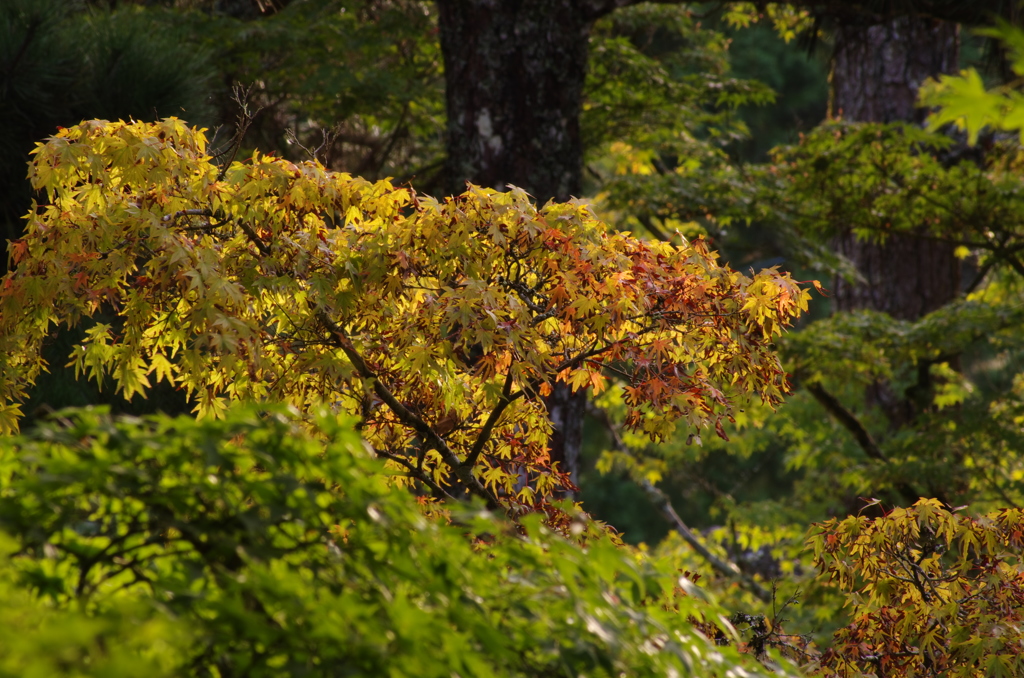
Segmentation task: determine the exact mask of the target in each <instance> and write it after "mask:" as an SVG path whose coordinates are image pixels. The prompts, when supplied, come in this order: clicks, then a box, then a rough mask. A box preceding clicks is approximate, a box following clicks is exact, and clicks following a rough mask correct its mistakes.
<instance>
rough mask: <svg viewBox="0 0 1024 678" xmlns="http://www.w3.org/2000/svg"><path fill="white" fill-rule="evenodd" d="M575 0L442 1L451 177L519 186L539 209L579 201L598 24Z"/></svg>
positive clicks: (453, 181) (458, 181) (457, 181)
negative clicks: (590, 48)
mask: <svg viewBox="0 0 1024 678" xmlns="http://www.w3.org/2000/svg"><path fill="white" fill-rule="evenodd" d="M580 4H581V3H579V2H576V1H574V0H438V7H439V9H440V32H441V50H442V52H443V54H444V65H445V97H446V99H447V109H448V148H447V150H448V159H447V166H446V175H447V178H448V186H449V189H450V190H451V192H453V193H454V192H461V191H462V190H463V189H464V188H465V182H466V181H471V182H473V183H476V184H480V185H484V186H490V187H493V188H498V189H503V188H504V187H505V186H507V185H509V184H514V185H516V186H519V187H520V188H523V189H525V190H526V191H527V192H528V193H530V194H531V195H532V196H533V197H534V198H535V199H536V200H537V202H538V203H539V204H543V203H545V202H547V200H549V199H551V198H554V199H556V200H566V199H568V198H569V197H571V196H573V195H579V194H580V190H581V186H582V181H581V177H582V162H583V147H582V145H581V142H580V126H579V116H580V110H581V108H582V103H583V82H584V78H585V76H586V64H587V44H588V37H589V32H590V26H591V24H592V19H591V18H589V16H588V12H585V11H581V8H580V7H579V5H580Z"/></svg>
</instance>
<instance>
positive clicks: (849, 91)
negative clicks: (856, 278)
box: [829, 17, 960, 501]
mask: <svg viewBox="0 0 1024 678" xmlns="http://www.w3.org/2000/svg"><path fill="white" fill-rule="evenodd" d="M958 57H959V32H958V27H957V26H956V25H955V24H951V23H944V22H940V21H935V20H932V19H922V18H914V17H901V18H898V19H892V20H889V21H887V22H885V23H876V24H872V25H859V26H857V25H848V26H844V27H843V28H841V29H840V30H839V31H838V33H837V35H836V44H835V53H834V57H833V70H832V99H831V101H830V105H829V108H830V114H831V115H834V116H841V117H842V118H844V119H846V120H851V121H856V122H898V121H907V122H914V123H920V122H922V121H923V119H924V117H925V115H926V113H927V112H926V111H923V110H921V109H919V108H917V107H916V106H915V103H916V101H917V92H918V89H919V87H920V86H921V84H922V83H924V81H925V80H926V79H927V78H929V77H935V76H938V75H940V74H943V73H952V72H955V71H956V70H957V68H958V63H957V62H958ZM835 244H836V248H837V250H838V251H839V253H841V254H843V255H844V256H846V257H847V258H849V259H850V260H851V261H852V262H853V263H854V265H855V266H856V267H857V270H858V272H859V273H860V275H861V276H862V277H863V281H861V282H858V283H855V284H854V283H848V282H847V281H845V280H841V279H839V280H836V282H835V286H834V302H835V308H836V310H837V311H848V310H854V309H873V310H876V311H883V312H885V313H888V314H889V315H891V316H892V317H894V318H898V319H901V320H916V319H918V318H921V317H922V316H924V315H925V314H927V313H930V312H932V311H934V310H936V309H938V308H940V307H942V306H944V305H945V304H948V303H949V302H951V301H953V300H954V299H955V298H956V296H957V295H958V293H959V290H960V263H959V261H958V260H957V259H956V257H955V256H954V254H953V249H954V248H953V247H952V246H951V245H947V244H944V243H939V242H935V241H933V240H927V239H925V238H923V237H920V236H918V235H915V234H913V233H906V234H897V235H894V236H891V237H890V238H888V240H887V241H886V242H885V243H884V244H881V245H879V244H872V243H868V242H864V241H861V240H858V239H857V238H856V237H854V235H853V234H852V233H849V232H847V233H844V234H841V235H840V236H839V237H837V238H836V241H835ZM931 390H932V387H931V381H930V373H929V369H928V365H927V364H923V363H922V364H921V365H919V366H918V383H917V384H916V385H915V386H914V387H912V388H910V389H908V390H907V391H906V392H903V393H896V392H894V391H893V389H892V388H891V387H890V386H889V385H888V384H885V383H879V384H876V385H875V386H873V387H872V388H870V389H869V390H868V393H867V399H868V402H869V403H871V404H873V405H876V406H877V407H879V408H880V409H881V410H882V412H883V413H884V414H885V415H886V417H887V419H888V421H889V425H890V426H891V427H892V428H893V429H894V430H895V429H898V428H900V427H902V426H905V425H907V424H910V423H911V422H912V421H913V420H914V418H915V417H916V416H917V414H918V413H919V412H920V411H921V409H922V407H926V406H927V404H928V401H929V400H930V393H931ZM919 489H923V490H924V491H926V492H928V493H930V494H932V495H940V494H941V488H919ZM900 492H901V494H902V495H903V497H904V499H905V500H907V501H913V500H915V499H916V494H917V492H916V491H915V490H913V489H911V488H909V486H907V487H904V488H902V489H901V490H900Z"/></svg>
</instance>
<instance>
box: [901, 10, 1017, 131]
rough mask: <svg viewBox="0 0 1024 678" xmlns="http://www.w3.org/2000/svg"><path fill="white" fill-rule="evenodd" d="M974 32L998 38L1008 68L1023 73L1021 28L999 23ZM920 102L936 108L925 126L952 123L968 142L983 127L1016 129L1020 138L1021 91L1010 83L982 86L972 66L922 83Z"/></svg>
mask: <svg viewBox="0 0 1024 678" xmlns="http://www.w3.org/2000/svg"><path fill="white" fill-rule="evenodd" d="M977 33H978V34H979V35H984V36H988V37H991V38H996V39H998V40H999V41H1000V42H1001V43H1002V44H1003V45H1004V47H1005V49H1006V51H1007V53H1008V54H1007V55H1008V57H1009V61H1010V68H1011V69H1012V70H1013V72H1014V73H1016V74H1017V75H1018V76H1022V75H1024V31H1021V30H1020V29H1019V28H1016V27H1014V26H1013V25H1011V24H1008V23H1002V24H1000V25H999V26H997V27H995V28H988V29H983V30H979V31H977ZM921 105H922V106H934V107H936V110H934V111H933V112H932V114H931V115H930V116H929V118H928V125H929V129H932V130H936V129H939V128H941V127H942V126H944V125H948V124H950V123H952V124H955V125H956V126H957V127H959V128H960V129H963V130H965V131H966V132H967V141H968V143H970V144H971V145H974V144H975V143H977V140H978V135H979V134H980V133H981V131H982V130H983V129H985V128H991V129H992V130H1008V131H1014V132H1020V133H1021V135H1022V136H1021V139H1022V140H1024V94H1021V92H1020V91H1019V90H1018V89H1017V88H1016V87H1015V86H1014V83H1011V84H1007V85H1001V86H998V87H995V88H993V89H986V87H985V83H984V82H983V81H982V78H981V75H980V74H979V73H978V71H977V69H975V68H968V69H966V70H964V71H963V72H962V73H960V74H959V75H944V76H941V77H940V78H939V79H938V80H932V81H929V82H928V83H925V85H924V86H923V87H922V88H921Z"/></svg>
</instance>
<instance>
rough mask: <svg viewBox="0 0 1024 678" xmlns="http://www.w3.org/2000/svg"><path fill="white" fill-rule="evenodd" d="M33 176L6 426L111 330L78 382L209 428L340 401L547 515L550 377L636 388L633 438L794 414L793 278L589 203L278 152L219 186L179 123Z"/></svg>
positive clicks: (369, 431)
mask: <svg viewBox="0 0 1024 678" xmlns="http://www.w3.org/2000/svg"><path fill="white" fill-rule="evenodd" d="M31 176H32V180H33V183H34V185H35V186H36V187H37V188H38V189H40V190H43V191H45V195H46V197H47V198H48V199H49V202H48V203H46V204H42V205H39V206H38V207H37V208H35V209H34V211H33V214H32V215H30V218H29V226H28V233H27V234H26V236H25V237H24V238H23V239H21V240H19V241H16V242H14V243H13V244H12V245H11V256H12V260H13V262H14V263H15V264H16V265H17V270H16V271H15V272H14V273H12V274H10V275H9V276H8V277H7V278H6V279H5V280H4V282H3V288H2V291H0V322H2V327H3V334H2V337H3V351H2V353H3V355H4V357H3V358H2V361H3V363H2V364H3V366H4V368H3V372H2V374H3V376H4V381H3V384H2V389H3V390H2V393H3V397H4V404H3V413H4V418H3V426H4V428H5V429H6V430H11V429H12V428H13V427H14V426H15V425H16V417H17V416H18V405H17V403H16V400H17V399H18V398H21V397H23V396H24V393H25V391H24V388H25V385H26V384H28V383H31V382H32V380H33V379H35V378H36V376H37V375H38V374H39V372H40V370H42V369H44V367H45V365H44V363H43V361H42V360H41V358H40V355H39V349H40V346H41V344H42V342H43V341H44V340H45V339H46V337H47V334H48V333H49V331H50V327H51V326H52V325H53V324H55V323H67V324H68V325H72V326H73V325H77V324H78V323H80V322H82V321H83V319H87V318H91V317H93V316H95V314H97V313H99V312H100V311H101V310H104V309H109V310H112V311H113V312H115V313H116V314H117V318H118V320H117V322H116V323H103V322H98V323H95V324H92V325H91V326H89V327H88V329H87V337H88V338H87V340H86V341H85V342H83V344H82V345H80V346H79V347H77V348H76V350H75V353H74V355H72V356H71V360H72V361H73V363H74V365H75V369H76V373H81V374H86V375H87V376H89V377H91V378H93V379H97V380H99V379H101V378H103V377H105V376H109V377H111V378H112V379H113V381H114V383H115V385H116V389H117V390H118V391H121V392H123V393H124V394H125V395H126V396H131V395H132V394H134V393H140V394H144V393H145V392H146V390H147V389H148V388H150V385H151V384H150V380H149V376H150V375H153V376H154V377H155V379H156V380H158V381H159V380H167V381H169V382H171V383H173V384H176V385H179V386H180V387H181V388H183V389H185V390H186V392H187V393H188V394H189V395H191V396H192V397H193V398H194V399H195V400H196V411H197V413H198V414H199V415H200V416H201V417H202V416H207V415H215V416H216V415H218V414H219V413H220V412H221V411H223V410H224V409H225V407H226V406H227V403H228V401H229V400H242V401H262V400H265V399H284V400H286V401H288V402H290V403H292V404H294V405H295V406H297V407H298V408H299V409H300V410H302V411H312V410H314V409H315V408H316V407H318V406H320V405H322V404H328V405H330V406H331V407H333V408H335V409H339V410H343V411H348V412H351V413H354V414H357V415H360V416H361V417H362V418H363V434H364V435H365V436H366V438H367V440H368V441H369V442H370V444H372V445H373V447H374V448H375V449H376V450H377V452H378V453H379V454H381V455H383V456H385V457H387V458H388V459H391V460H392V461H393V462H394V463H395V464H396V465H397V466H396V467H398V468H402V469H403V470H404V471H405V472H406V473H407V474H408V475H409V476H410V477H411V478H414V479H416V480H417V481H419V482H421V483H423V484H425V485H426V486H427V488H429V489H430V490H432V491H433V493H434V494H435V495H436V496H450V495H451V494H452V493H457V492H461V491H469V492H471V493H474V494H477V495H478V496H481V497H484V498H485V499H487V501H488V502H490V503H491V504H492V505H497V503H498V502H499V499H498V497H499V496H501V498H502V499H501V501H503V502H506V503H508V504H509V505H513V506H521V507H524V508H526V507H533V508H538V507H542V506H543V505H544V504H545V502H546V499H547V497H548V496H549V495H550V494H551V493H552V492H553V491H554V490H555V489H556V488H558V487H560V486H561V487H565V486H566V482H567V480H566V479H565V478H564V477H563V476H561V475H560V474H559V472H558V470H557V469H552V468H549V466H548V464H547V461H546V451H545V447H546V444H547V438H548V432H549V426H550V424H549V422H548V420H547V417H546V412H545V410H544V405H543V401H542V397H543V396H545V395H546V394H548V393H549V392H550V390H551V388H552V386H553V385H554V384H555V383H556V382H564V383H567V384H570V385H571V387H572V388H573V389H574V390H577V389H580V388H592V389H594V390H595V391H597V392H600V391H601V390H603V389H604V388H605V386H606V380H607V376H606V371H607V372H609V373H612V374H618V375H621V376H622V377H623V378H624V379H625V380H626V382H627V384H628V386H627V389H626V393H627V396H626V404H627V411H628V414H627V421H628V425H629V426H630V427H631V428H633V429H636V430H639V431H642V432H644V433H645V434H647V435H649V436H651V437H652V438H659V437H663V436H665V435H667V434H669V433H670V432H671V431H672V430H673V429H674V428H675V427H676V425H677V422H681V423H683V424H684V425H686V426H689V427H695V428H699V427H702V426H707V425H710V426H712V427H714V428H715V429H716V430H717V431H718V432H719V433H720V434H721V435H724V433H722V429H721V426H722V421H723V420H724V419H726V418H728V417H729V416H730V412H731V411H732V409H733V406H734V402H735V401H736V400H737V399H743V398H745V397H746V396H748V395H750V394H758V395H760V396H761V397H762V398H763V399H764V400H765V401H766V402H769V403H775V402H778V401H779V399H780V398H781V396H782V393H783V391H784V389H785V382H784V377H783V374H782V372H781V369H780V367H779V365H778V361H777V360H776V358H775V357H774V354H773V352H772V350H773V345H772V342H773V341H774V339H775V338H776V337H777V336H778V334H779V333H781V331H782V329H783V328H784V327H785V326H786V325H787V324H788V323H789V322H790V320H791V319H792V318H793V317H795V315H796V314H798V313H799V312H800V310H801V309H802V308H804V307H805V305H806V296H807V295H806V292H804V291H802V290H801V289H799V288H798V287H797V286H796V285H795V284H794V283H793V282H792V281H791V280H790V279H789V278H787V277H786V276H783V275H781V274H779V273H778V272H776V271H765V272H763V273H761V274H758V275H756V276H754V277H753V278H748V277H746V276H742V275H740V274H738V273H736V272H735V271H731V270H729V269H727V268H723V267H720V266H719V265H718V264H717V263H716V262H715V260H714V257H713V255H711V254H710V253H709V252H708V250H707V248H706V247H705V246H704V244H703V243H701V242H699V241H697V242H695V243H694V244H693V245H690V246H686V247H674V246H671V245H668V244H663V243H645V242H643V241H640V240H636V239H634V238H632V237H630V236H628V235H625V234H607V233H606V232H605V230H604V228H603V226H602V225H601V224H600V223H599V222H597V221H596V220H595V219H594V218H593V216H592V215H591V213H590V211H589V209H588V208H587V207H586V205H585V204H583V203H570V204H565V205H555V204H552V205H548V206H547V207H545V208H544V209H542V210H540V211H538V210H537V209H536V208H535V207H534V206H533V205H532V204H531V203H530V202H529V199H528V197H527V196H526V195H525V194H524V193H523V192H522V191H518V190H515V191H511V192H509V193H506V194H500V193H496V192H494V191H489V190H484V189H477V188H471V189H470V190H469V191H468V192H467V193H465V194H463V195H462V196H458V197H456V198H452V199H448V200H446V201H445V202H444V203H438V202H437V201H435V200H433V199H431V198H427V197H424V196H417V195H416V194H414V193H412V192H411V191H409V190H405V189H395V188H393V187H392V186H391V185H390V184H389V183H387V182H379V183H377V184H371V183H369V182H367V181H365V180H362V179H354V178H351V177H349V176H348V175H339V174H332V173H329V172H327V171H326V170H325V169H324V167H323V166H322V165H321V164H319V163H318V162H315V161H313V162H307V163H303V164H301V165H296V164H293V163H290V162H287V161H282V160H278V159H275V158H273V157H269V156H262V155H259V154H254V155H253V156H252V158H251V159H250V160H249V161H247V162H245V163H241V162H236V163H234V164H232V165H231V166H230V167H226V168H223V169H220V168H218V167H216V166H215V165H213V164H212V163H211V161H210V158H209V157H208V156H207V155H206V152H205V138H204V137H203V135H202V134H201V133H200V132H198V131H195V130H191V129H189V128H187V127H186V126H185V125H184V124H183V123H182V122H181V121H179V120H176V119H168V120H165V121H163V122H161V123H155V124H147V123H131V124H127V123H107V122H104V121H93V122H89V123H83V124H82V125H79V126H77V127H74V128H70V129H67V130H64V131H62V132H61V133H60V134H59V135H58V136H57V137H54V138H53V139H51V140H50V141H49V142H48V143H47V144H45V145H40V146H39V147H38V149H37V151H36V161H35V164H34V166H33V169H32V174H31ZM523 473H525V474H526V478H527V479H529V481H530V484H529V485H528V486H525V487H524V486H522V484H521V479H522V477H523V475H522V474H523Z"/></svg>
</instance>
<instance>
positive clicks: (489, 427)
mask: <svg viewBox="0 0 1024 678" xmlns="http://www.w3.org/2000/svg"><path fill="white" fill-rule="evenodd" d="M520 393H522V391H520ZM511 395H512V369H511V366H510V367H509V371H508V374H506V375H505V385H504V386H502V387H501V399H500V400H498V404H497V406H496V407H495V408H494V409H493V410H491V414H490V415H489V416H488V417H487V421H485V422H484V426H483V428H482V429H480V435H478V436H477V437H476V442H475V443H473V449H472V450H470V452H469V455H468V456H467V457H466V461H464V462H462V466H465V467H466V468H473V467H474V466H476V460H477V459H478V458H479V457H480V453H481V452H483V451H484V445H486V444H487V441H488V440H490V439H491V433H492V432H493V431H494V427H495V426H496V425H497V424H498V420H499V419H501V415H502V414H503V413H504V412H505V409H506V408H507V407H508V406H509V405H510V404H512V400H513V399H512V398H511Z"/></svg>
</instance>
